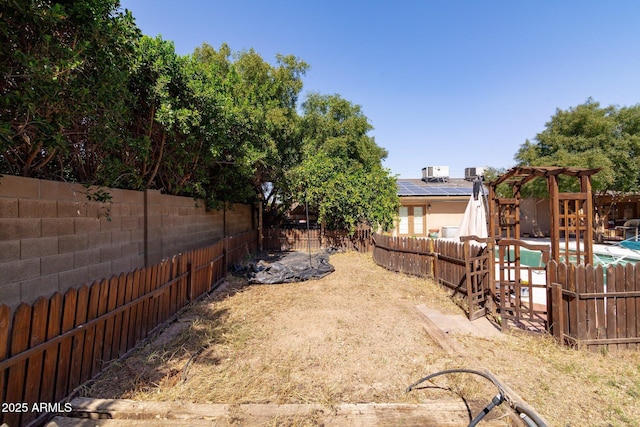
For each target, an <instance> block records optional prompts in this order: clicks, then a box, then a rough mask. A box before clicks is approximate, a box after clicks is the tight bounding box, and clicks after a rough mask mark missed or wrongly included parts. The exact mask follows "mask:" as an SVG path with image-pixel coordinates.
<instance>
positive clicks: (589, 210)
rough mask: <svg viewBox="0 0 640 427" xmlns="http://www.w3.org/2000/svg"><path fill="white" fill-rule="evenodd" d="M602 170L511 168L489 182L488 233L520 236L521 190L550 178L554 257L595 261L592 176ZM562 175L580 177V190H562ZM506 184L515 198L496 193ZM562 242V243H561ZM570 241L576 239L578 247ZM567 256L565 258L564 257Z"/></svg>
mask: <svg viewBox="0 0 640 427" xmlns="http://www.w3.org/2000/svg"><path fill="white" fill-rule="evenodd" d="M599 171H600V169H599V168H598V169H584V168H572V167H558V166H531V167H528V166H520V167H515V168H512V169H510V170H508V171H507V172H506V173H504V174H503V175H501V176H500V177H499V178H497V179H496V180H494V181H492V182H489V183H488V187H489V218H490V224H489V236H490V237H491V238H492V239H494V241H495V239H500V238H507V239H517V240H519V239H520V198H521V195H520V190H521V189H522V186H523V185H525V184H526V183H528V182H530V181H532V180H533V179H535V178H543V179H545V180H546V181H547V188H548V190H549V197H550V206H551V212H550V219H551V236H550V237H551V247H550V249H551V254H550V257H551V259H553V260H555V261H557V262H560V261H563V260H566V261H569V260H571V261H572V262H575V263H578V264H582V263H583V264H591V263H593V198H592V192H591V176H592V175H594V174H596V173H597V172H599ZM561 175H565V176H571V177H575V178H576V179H578V180H579V183H580V191H579V192H575V193H570V192H560V191H559V188H558V178H559V177H560V176H561ZM503 183H506V184H508V185H510V186H511V188H512V190H513V197H512V198H500V197H498V196H497V193H496V188H497V187H498V185H500V184H503ZM560 242H562V245H561V243H560ZM570 242H575V246H573V245H571V247H570V244H569V243H570ZM562 258H564V259H562Z"/></svg>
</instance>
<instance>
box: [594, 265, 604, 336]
mask: <svg viewBox="0 0 640 427" xmlns="http://www.w3.org/2000/svg"><path fill="white" fill-rule="evenodd" d="M605 274H606V271H605V270H604V269H603V268H602V265H598V266H596V269H595V272H594V278H595V281H596V283H595V291H596V292H604V279H605ZM606 325H607V313H606V310H605V300H604V298H601V299H598V300H596V329H597V334H596V338H606V336H607V329H606Z"/></svg>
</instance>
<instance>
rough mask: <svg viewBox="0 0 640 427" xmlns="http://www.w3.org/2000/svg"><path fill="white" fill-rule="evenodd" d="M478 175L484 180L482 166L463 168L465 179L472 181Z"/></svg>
mask: <svg viewBox="0 0 640 427" xmlns="http://www.w3.org/2000/svg"><path fill="white" fill-rule="evenodd" d="M476 176H479V177H480V179H482V180H483V181H484V167H482V166H479V167H475V168H464V179H466V180H467V181H473V180H474V179H476Z"/></svg>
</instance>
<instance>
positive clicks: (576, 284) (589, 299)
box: [547, 261, 640, 351]
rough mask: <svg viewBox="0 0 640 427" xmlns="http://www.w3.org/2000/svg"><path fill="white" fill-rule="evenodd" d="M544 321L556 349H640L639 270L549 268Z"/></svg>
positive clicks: (630, 266) (551, 265) (634, 267)
mask: <svg viewBox="0 0 640 427" xmlns="http://www.w3.org/2000/svg"><path fill="white" fill-rule="evenodd" d="M547 283H548V284H549V288H550V291H549V298H548V300H550V309H549V314H550V319H549V324H550V326H551V331H552V333H553V335H554V336H555V337H556V338H557V339H558V340H559V341H560V342H562V343H565V344H569V345H573V346H578V347H582V348H586V349H589V350H596V351H597V350H601V349H604V348H609V349H640V266H638V265H633V264H626V265H621V264H618V265H615V266H613V265H611V266H609V267H607V268H606V269H603V268H602V266H596V267H594V266H591V265H587V266H584V265H573V264H565V263H559V264H558V263H556V262H555V261H551V262H549V264H548V265H547Z"/></svg>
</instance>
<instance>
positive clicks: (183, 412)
mask: <svg viewBox="0 0 640 427" xmlns="http://www.w3.org/2000/svg"><path fill="white" fill-rule="evenodd" d="M72 406H73V409H74V411H76V412H78V413H81V414H85V415H86V416H88V417H91V418H93V419H92V420H91V421H93V422H94V424H93V425H105V426H108V425H118V424H116V423H118V422H119V423H120V425H122V424H123V423H122V421H124V420H126V421H127V423H129V422H131V423H133V424H131V425H163V424H165V425H177V424H174V423H173V422H171V421H177V422H179V423H182V424H184V423H185V422H186V424H189V425H192V424H193V425H212V422H213V424H214V425H222V426H229V425H235V424H236V423H235V422H234V421H233V420H234V419H236V420H237V419H238V418H239V419H242V424H244V425H271V424H272V423H273V422H274V420H283V419H284V420H286V419H289V420H291V419H296V418H297V419H300V420H303V419H304V418H305V417H307V416H312V417H313V419H314V420H315V419H317V418H318V416H319V417H320V418H321V424H322V425H325V426H344V425H348V426H353V427H363V426H367V427H368V426H374V425H386V426H391V425H393V426H397V425H424V426H434V427H438V426H454V425H455V426H459V425H466V424H468V422H469V409H468V407H467V406H466V404H465V402H463V401H462V400H461V399H455V400H452V399H446V400H431V401H427V402H424V403H418V404H407V403H343V404H338V405H334V406H331V407H329V406H323V405H320V404H281V405H277V404H241V405H228V404H197V403H184V402H135V401H130V400H102V399H86V398H83V399H81V398H77V399H74V400H73V401H72ZM101 414H102V415H101ZM107 414H108V415H107ZM108 417H111V420H109V419H108ZM98 418H101V419H98ZM136 419H137V421H138V422H140V423H144V422H147V423H152V424H135V423H134V422H135V421H136ZM102 420H106V421H110V422H108V423H105V424H102ZM197 421H206V422H207V424H198V423H196V422H197ZM156 422H157V423H156ZM56 425H64V424H56ZM482 425H487V426H504V425H508V420H502V419H501V420H487V419H485V420H483V421H482Z"/></svg>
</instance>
